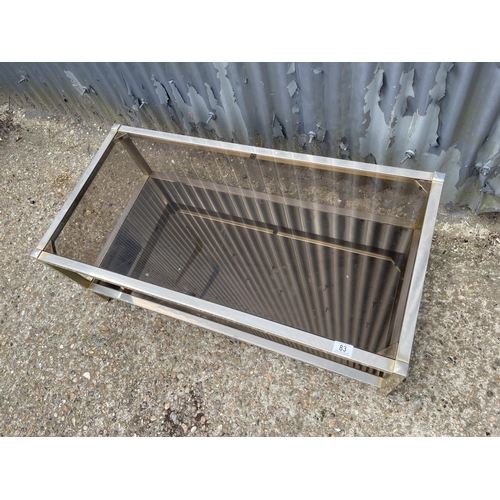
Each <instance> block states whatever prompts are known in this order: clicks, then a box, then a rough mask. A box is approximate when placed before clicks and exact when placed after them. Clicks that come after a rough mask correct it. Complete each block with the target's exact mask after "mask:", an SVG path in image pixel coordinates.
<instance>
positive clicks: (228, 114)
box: [0, 62, 500, 213]
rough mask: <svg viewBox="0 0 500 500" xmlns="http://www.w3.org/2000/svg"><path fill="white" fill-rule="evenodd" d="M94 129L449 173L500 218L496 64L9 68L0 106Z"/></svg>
mask: <svg viewBox="0 0 500 500" xmlns="http://www.w3.org/2000/svg"><path fill="white" fill-rule="evenodd" d="M9 98H10V101H11V103H13V104H17V105H21V106H24V107H30V106H33V107H35V108H36V109H39V110H40V111H44V112H47V113H58V112H59V113H71V114H73V115H78V116H80V117H81V118H82V119H84V120H87V121H93V122H95V121H96V120H102V121H104V122H107V123H108V124H111V123H114V122H119V123H124V124H127V125H133V126H139V127H144V128H150V129H154V130H162V131H168V132H174V133H180V134H188V135H197V136H206V137H211V138H219V139H221V140H225V141H234V142H238V143H241V144H251V145H259V146H263V147H271V148H275V149H286V150H292V151H300V152H310V153H313V154H317V155H323V156H331V157H339V158H346V159H352V160H358V161H365V162H370V163H378V164H385V165H392V166H399V165H400V164H401V161H402V160H403V159H404V158H405V151H406V150H412V151H415V152H416V155H415V157H414V158H412V159H408V160H407V161H406V162H405V163H404V166H405V167H408V168H415V169H421V170H427V171H433V170H438V171H441V172H445V173H446V174H447V179H446V183H445V189H444V193H443V198H442V199H443V202H444V203H447V206H448V207H452V206H454V205H457V204H458V205H468V206H469V207H470V208H471V209H472V210H474V211H475V212H476V213H480V212H486V211H497V210H500V179H499V175H498V174H499V173H500V168H499V164H500V154H499V151H500V120H499V119H500V65H499V64H495V63H455V64H452V63H288V62H287V63H0V102H1V103H3V104H5V103H6V102H7V100H8V99H9Z"/></svg>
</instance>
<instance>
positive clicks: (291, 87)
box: [287, 80, 298, 97]
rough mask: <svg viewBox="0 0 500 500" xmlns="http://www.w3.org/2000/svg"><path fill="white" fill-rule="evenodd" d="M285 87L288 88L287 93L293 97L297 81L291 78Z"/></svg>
mask: <svg viewBox="0 0 500 500" xmlns="http://www.w3.org/2000/svg"><path fill="white" fill-rule="evenodd" d="M287 89H288V93H289V94H290V97H293V96H294V95H295V92H297V89H298V87H297V82H296V81H295V80H292V81H291V82H290V83H289V84H288V86H287Z"/></svg>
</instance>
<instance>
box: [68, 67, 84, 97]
mask: <svg viewBox="0 0 500 500" xmlns="http://www.w3.org/2000/svg"><path fill="white" fill-rule="evenodd" d="M64 74H65V75H66V76H67V77H68V78H69V80H70V81H71V85H73V87H75V89H76V90H77V92H78V93H79V94H80V95H81V96H83V94H85V93H86V92H88V91H89V90H88V88H87V87H85V86H83V85H82V84H81V83H80V82H79V80H78V78H77V77H76V76H75V74H74V73H73V72H72V71H67V70H65V71H64Z"/></svg>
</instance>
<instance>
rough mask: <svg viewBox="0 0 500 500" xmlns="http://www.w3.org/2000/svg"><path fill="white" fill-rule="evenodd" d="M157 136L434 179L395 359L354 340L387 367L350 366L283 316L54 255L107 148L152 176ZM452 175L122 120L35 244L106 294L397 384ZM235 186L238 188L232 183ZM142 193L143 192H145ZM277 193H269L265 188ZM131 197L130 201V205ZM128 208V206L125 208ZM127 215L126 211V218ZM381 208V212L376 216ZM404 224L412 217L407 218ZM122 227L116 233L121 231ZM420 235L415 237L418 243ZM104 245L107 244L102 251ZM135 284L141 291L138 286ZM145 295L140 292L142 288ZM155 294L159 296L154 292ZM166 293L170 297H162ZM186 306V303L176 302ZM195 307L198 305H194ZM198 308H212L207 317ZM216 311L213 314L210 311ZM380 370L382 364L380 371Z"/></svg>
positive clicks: (382, 174) (328, 344)
mask: <svg viewBox="0 0 500 500" xmlns="http://www.w3.org/2000/svg"><path fill="white" fill-rule="evenodd" d="M134 138H141V139H152V140H154V141H156V142H164V143H170V144H176V145H185V146H190V147H196V148H198V149H202V150H209V151H213V152H218V153H224V154H228V155H236V156H243V157H252V158H255V157H258V158H259V159H262V160H268V161H278V162H280V163H285V164H292V165H301V166H307V167H311V168H317V169H323V170H330V171H337V172H346V173H351V174H352V173H354V174H358V175H363V176H369V177H374V178H382V179H389V180H395V181H403V182H415V183H419V181H426V182H429V183H430V190H429V192H428V193H427V200H426V203H425V204H424V206H423V208H422V210H421V216H420V219H419V221H418V223H417V226H416V229H415V230H414V236H413V240H414V241H413V242H412V245H411V247H410V255H409V257H408V266H411V268H410V269H409V270H408V271H407V272H405V278H404V280H403V284H402V289H403V291H402V294H401V297H403V298H405V297H406V300H400V302H399V303H398V304H397V310H396V313H395V314H396V316H395V317H396V320H395V325H396V326H395V329H397V330H398V332H400V333H399V342H398V343H397V351H396V352H395V353H392V355H393V357H394V359H393V358H392V356H391V357H388V356H387V355H382V354H374V353H371V352H368V351H364V350H361V349H357V348H356V347H352V346H351V347H352V353H350V354H351V356H350V357H349V358H344V359H345V361H349V362H351V363H355V364H359V365H361V366H362V367H365V368H368V369H374V370H377V371H379V374H378V375H377V374H374V373H373V372H372V373H370V370H368V371H364V370H360V369H357V368H353V367H351V366H346V365H345V364H342V363H341V362H336V361H332V360H331V359H325V358H323V357H320V356H317V355H315V354H311V353H310V352H306V351H307V350H309V351H311V350H312V351H313V352H314V351H316V352H317V351H322V352H325V353H328V354H329V355H330V356H331V355H332V352H333V350H334V347H335V342H334V341H332V340H330V339H327V338H323V337H320V336H318V335H313V334H311V333H307V332H304V331H302V330H298V329H295V328H291V327H288V326H285V325H282V324H279V323H275V322H272V321H269V320H266V319H263V318H260V317H257V316H254V315H251V314H247V313H244V312H240V311H237V310H235V309H231V308H229V307H225V306H222V305H218V304H214V303H211V302H208V301H206V300H203V299H200V298H196V297H192V296H188V295H185V294H182V293H179V292H176V291H172V290H169V289H166V288H163V287H160V286H156V285H153V284H150V283H146V282H143V281H140V280H137V279H134V278H130V277H127V276H124V275H121V274H118V273H114V272H111V271H107V270H105V269H101V268H99V267H96V266H93V265H88V264H83V263H81V262H78V261H75V260H71V259H68V258H65V257H62V256H58V255H54V254H53V253H51V252H49V251H47V248H50V246H51V245H52V244H53V243H54V241H55V240H56V238H57V237H58V235H59V234H60V233H61V231H62V229H63V227H64V225H65V224H66V222H67V221H68V219H69V218H70V216H71V214H72V213H73V211H74V210H75V208H76V207H77V205H78V203H79V201H80V200H81V199H82V197H83V195H84V194H85V192H86V190H87V189H88V187H89V186H90V184H91V182H92V180H93V179H94V177H95V176H96V175H97V173H98V171H99V169H100V167H101V166H102V165H103V163H104V161H105V160H106V158H107V156H108V155H109V153H110V152H111V149H112V148H113V145H114V144H115V143H116V142H117V141H120V142H121V143H122V144H123V146H124V147H125V149H126V150H127V152H128V153H129V154H130V156H131V157H132V159H133V160H134V162H135V164H136V166H137V167H138V168H139V169H140V171H141V172H142V174H143V175H144V182H146V180H147V179H148V178H149V177H150V176H151V175H152V171H151V168H150V167H149V165H148V164H147V162H146V161H145V160H144V158H143V157H142V156H141V154H140V153H139V151H138V150H137V148H136V147H135V146H134V144H133V142H132V139H134ZM443 182H444V174H441V173H439V172H433V173H431V172H421V171H414V170H408V169H403V168H394V167H388V166H382V165H373V164H365V163H360V162H354V161H347V160H339V159H333V158H325V157H317V156H312V155H307V154H299V153H292V152H285V151H277V150H270V149H264V148H257V147H251V146H243V145H237V144H232V143H225V142H219V141H213V140H208V139H200V138H194V137H188V136H180V135H174V134H169V133H163V132H155V131H149V130H143V129H138V128H134V127H127V126H122V125H118V124H115V125H114V126H113V127H112V129H111V131H110V133H109V134H108V136H107V138H106V139H105V140H104V142H103V144H102V146H101V147H100V149H99V150H98V152H97V153H96V155H95V157H94V158H93V160H92V161H91V163H90V165H89V166H88V168H87V169H86V171H85V172H84V174H83V176H82V177H81V179H80V181H79V182H78V184H77V185H76V186H75V188H74V190H73V192H72V193H71V195H70V196H69V198H68V199H67V201H66V202H65V204H64V206H63V207H62V209H61V211H60V212H59V214H58V215H57V216H56V218H55V219H54V221H53V222H52V224H51V226H50V227H49V229H48V230H47V232H46V234H45V235H44V237H43V238H42V240H41V241H40V242H39V244H38V245H37V247H36V249H35V250H34V251H33V252H32V254H31V255H32V257H34V258H36V259H38V260H40V261H41V262H43V263H44V264H47V265H49V266H51V267H53V268H55V269H56V270H58V271H60V272H61V273H63V274H64V275H65V276H67V277H69V278H71V279H72V280H74V281H76V282H77V283H79V284H80V285H82V286H84V287H85V288H87V289H89V290H90V291H92V292H95V293H97V294H99V295H101V296H103V297H107V298H110V299H118V300H121V301H124V302H127V303H129V304H133V305H138V306H141V307H144V308H146V309H150V310H152V311H156V312H158V313H161V314H165V315H167V316H170V317H173V318H177V319H180V320H183V321H187V322H189V323H192V324H194V325H197V326H199V327H202V328H207V329H210V330H213V331H215V332H219V333H223V334H225V335H228V336H230V337H233V338H236V339H239V340H242V341H245V342H248V343H250V344H254V345H257V346H260V347H263V348H266V349H269V350H272V351H275V352H278V353H281V354H285V355H288V356H291V357H293V358H296V359H299V360H301V361H304V362H307V363H310V364H312V365H315V366H318V367H321V368H324V369H327V370H330V371H332V372H336V373H339V374H342V375H345V376H348V377H351V378H354V379H357V380H360V381H362V382H365V383H368V384H371V385H374V386H377V387H379V388H382V389H384V390H385V391H386V392H389V391H390V390H392V389H393V388H394V387H395V386H396V385H397V384H398V383H399V382H400V381H401V380H402V379H403V378H405V377H406V376H407V374H408V366H409V362H410V355H411V350H412V344H413V339H414V334H415V328H416V323H417V315H418V310H419V305H420V300H421V296H422V290H423V286H424V278H425V273H426V268H427V262H428V258H429V253H430V248H431V243H432V234H433V231H434V224H435V220H436V215H437V210H438V206H439V200H440V196H441V190H442V186H443ZM228 189H230V188H228ZM137 194H138V193H136V196H137ZM263 196H269V195H263ZM130 206H131V204H130V203H129V206H128V208H126V210H125V212H126V211H127V210H129V207H130ZM333 209H334V210H336V211H337V212H338V213H341V212H342V211H344V212H348V211H347V210H346V209H341V208H333ZM125 215H126V214H125ZM125 215H124V216H122V217H121V222H123V219H124V217H125ZM376 217H377V216H375V215H374V218H376ZM400 225H403V226H404V221H401V224H400ZM116 231H117V228H115V231H114V233H115V234H116ZM413 243H415V244H413ZM102 255H103V252H101V256H102ZM134 292H136V293H135V294H134ZM138 295H140V296H138ZM148 298H151V300H149V299H148ZM162 301H163V303H161V302H162ZM176 306H179V308H180V310H179V309H176ZM187 311H192V313H191V312H187ZM196 313H201V314H205V317H199V316H197V315H196ZM207 315H209V316H210V317H211V318H213V319H214V320H212V319H207V318H206V316H207ZM218 319H221V320H223V321H222V322H226V323H227V322H229V324H231V325H242V326H243V327H245V328H247V330H248V329H257V330H259V331H264V332H268V333H269V334H270V335H271V336H273V337H274V338H278V339H282V340H283V341H284V343H278V342H274V341H272V340H269V339H268V338H265V337H259V336H256V335H252V334H251V333H247V332H246V331H243V330H240V329H238V328H237V327H234V326H227V324H221V323H219V322H217V320H218ZM286 343H288V344H291V345H300V346H304V348H305V350H304V351H303V350H300V349H297V348H294V347H290V346H289V345H285V344H286ZM335 356H337V357H338V358H339V361H341V359H342V355H340V354H338V351H336V353H335ZM375 373H376V372H375Z"/></svg>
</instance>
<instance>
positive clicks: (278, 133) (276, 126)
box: [271, 113, 285, 138]
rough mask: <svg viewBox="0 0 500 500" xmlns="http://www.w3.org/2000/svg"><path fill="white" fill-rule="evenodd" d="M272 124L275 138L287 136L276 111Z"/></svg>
mask: <svg viewBox="0 0 500 500" xmlns="http://www.w3.org/2000/svg"><path fill="white" fill-rule="evenodd" d="M271 126H272V127H273V137H275V138H279V137H285V134H284V133H283V127H282V126H281V123H280V121H279V120H278V118H277V117H276V114H275V113H273V121H272V124H271Z"/></svg>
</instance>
